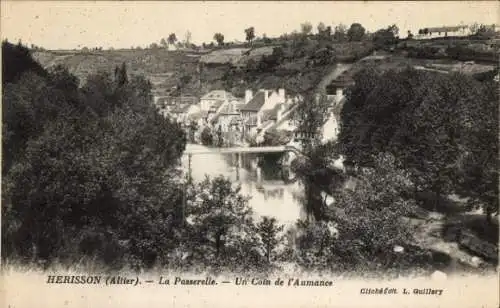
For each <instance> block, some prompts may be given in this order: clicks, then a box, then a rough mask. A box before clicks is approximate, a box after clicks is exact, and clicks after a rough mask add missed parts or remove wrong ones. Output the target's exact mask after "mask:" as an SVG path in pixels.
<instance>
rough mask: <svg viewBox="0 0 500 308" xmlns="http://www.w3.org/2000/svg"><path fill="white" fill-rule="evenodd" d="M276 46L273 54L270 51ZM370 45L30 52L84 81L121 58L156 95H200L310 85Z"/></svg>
mask: <svg viewBox="0 0 500 308" xmlns="http://www.w3.org/2000/svg"><path fill="white" fill-rule="evenodd" d="M275 48H277V49H278V52H277V55H273V51H274V49H275ZM372 49H373V46H372V44H371V43H370V42H353V43H348V42H346V43H338V42H332V41H327V42H325V41H317V40H311V39H307V40H303V41H293V40H289V41H282V42H280V43H279V44H278V43H276V42H275V43H273V44H268V45H266V46H256V47H255V48H225V49H216V50H213V51H204V52H203V53H201V52H196V51H186V50H177V51H169V50H166V49H163V48H157V49H143V50H137V49H134V50H131V49H129V50H104V51H103V50H98V51H68V50H67V51H35V52H33V57H34V58H35V59H36V60H37V61H38V62H39V63H40V64H41V65H42V66H43V67H44V68H50V67H53V66H55V65H63V66H65V67H67V68H68V69H69V71H70V72H71V73H73V74H75V75H76V76H77V77H78V78H79V79H80V82H81V83H84V82H85V80H86V77H87V76H88V75H89V74H92V73H96V72H98V71H107V72H110V73H111V72H113V70H114V68H115V67H116V66H117V65H121V64H122V63H123V62H125V63H126V65H127V70H128V73H129V74H130V75H134V74H140V75H144V76H145V77H146V78H148V79H149V80H150V81H151V82H152V84H153V89H154V92H155V93H156V94H157V95H174V96H175V95H196V96H199V95H202V94H204V93H206V92H208V91H210V90H213V89H225V90H228V91H232V92H233V93H234V94H235V95H238V96H240V95H243V93H244V90H245V89H246V88H252V89H258V88H263V87H265V88H278V87H284V88H285V89H286V90H287V92H288V93H297V92H298V93H302V92H303V91H307V90H310V89H313V88H314V86H315V83H317V82H318V80H320V79H321V78H322V76H323V75H324V74H326V73H327V72H328V71H329V69H330V67H331V65H333V64H334V63H336V61H355V60H357V59H359V58H361V57H363V56H366V55H367V54H369V53H370V52H371V51H372Z"/></svg>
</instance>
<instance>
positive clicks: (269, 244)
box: [257, 216, 284, 263]
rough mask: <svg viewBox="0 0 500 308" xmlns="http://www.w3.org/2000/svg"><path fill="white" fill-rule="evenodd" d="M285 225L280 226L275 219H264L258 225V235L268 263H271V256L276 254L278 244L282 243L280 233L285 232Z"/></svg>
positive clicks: (265, 217)
mask: <svg viewBox="0 0 500 308" xmlns="http://www.w3.org/2000/svg"><path fill="white" fill-rule="evenodd" d="M283 228H284V225H278V224H277V221H276V218H274V217H267V216H264V217H262V219H261V221H259V223H258V224H257V233H258V234H259V236H260V240H261V241H262V248H263V250H264V251H265V256H266V259H267V262H268V263H270V262H271V256H272V254H273V253H274V252H275V250H276V248H277V246H278V244H279V243H280V242H281V241H282V236H281V235H280V232H282V231H283Z"/></svg>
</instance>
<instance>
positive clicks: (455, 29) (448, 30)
mask: <svg viewBox="0 0 500 308" xmlns="http://www.w3.org/2000/svg"><path fill="white" fill-rule="evenodd" d="M471 34H473V33H472V32H471V30H470V28H469V26H466V25H460V26H443V27H430V28H423V29H420V30H418V35H416V36H415V38H417V39H430V38H437V37H447V36H467V35H471Z"/></svg>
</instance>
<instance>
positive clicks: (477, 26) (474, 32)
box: [469, 22, 480, 34]
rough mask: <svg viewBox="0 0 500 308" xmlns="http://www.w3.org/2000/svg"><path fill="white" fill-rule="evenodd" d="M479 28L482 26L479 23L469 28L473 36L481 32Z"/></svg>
mask: <svg viewBox="0 0 500 308" xmlns="http://www.w3.org/2000/svg"><path fill="white" fill-rule="evenodd" d="M479 27H480V25H479V24H478V23H477V22H475V23H473V24H472V25H471V26H470V27H469V30H470V32H471V33H472V34H476V33H477V32H478V30H479Z"/></svg>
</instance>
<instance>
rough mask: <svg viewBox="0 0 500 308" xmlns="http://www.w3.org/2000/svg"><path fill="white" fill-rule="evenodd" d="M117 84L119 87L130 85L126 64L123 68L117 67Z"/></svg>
mask: <svg viewBox="0 0 500 308" xmlns="http://www.w3.org/2000/svg"><path fill="white" fill-rule="evenodd" d="M115 82H116V83H117V84H118V86H119V87H122V86H124V85H125V84H127V83H128V76H127V65H126V64H125V62H123V63H122V65H121V67H118V66H117V67H115Z"/></svg>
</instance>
